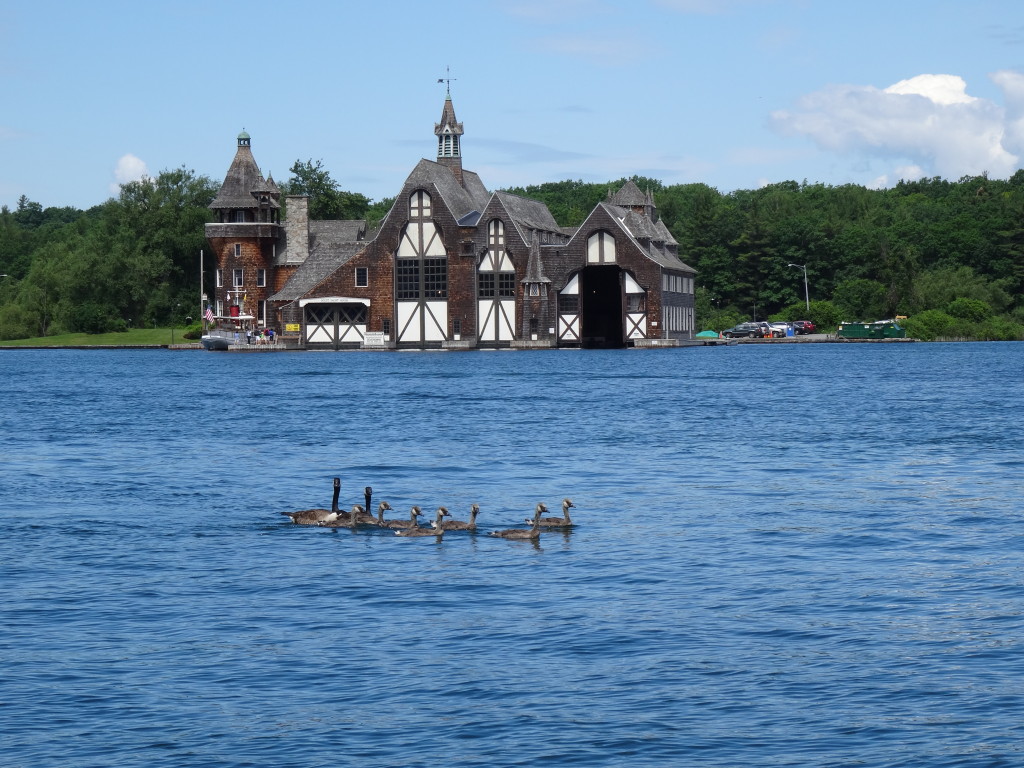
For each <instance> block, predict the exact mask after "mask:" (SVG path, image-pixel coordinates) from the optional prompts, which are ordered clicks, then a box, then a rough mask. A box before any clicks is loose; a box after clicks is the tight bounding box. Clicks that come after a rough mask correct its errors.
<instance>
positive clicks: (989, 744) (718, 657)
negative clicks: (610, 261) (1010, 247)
mask: <svg viewBox="0 0 1024 768" xmlns="http://www.w3.org/2000/svg"><path fill="white" fill-rule="evenodd" d="M1022 381H1024V345H1021V344H927V345H926V344H893V345H885V344H864V345H859V344H850V345H814V344H799V345H785V346H783V345H775V346H768V345H741V346H736V347H720V348H694V349H678V350H650V351H550V352H468V353H450V352H449V353H444V352H438V353H359V352H350V353H281V354H258V355H257V354H252V355H245V354H217V353H208V352H168V351H164V350H158V351H156V350H155V351H72V350H66V351H32V350H18V351H8V352H0V428H2V437H3V443H2V450H0V517H2V521H3V527H4V535H3V537H2V539H0V651H2V659H3V668H2V671H0V730H2V731H3V733H4V736H3V737H2V742H3V746H2V754H3V757H2V759H0V762H2V763H3V764H4V765H6V766H20V767H22V768H29V767H31V768H36V767H42V766H47V767H49V766H160V767H163V766H199V765H202V766H304V767H305V766H339V765H350V766H382V767H383V766H495V765H499V766H517V765H522V766H526V765H530V766H534V765H552V766H561V765H579V766H659V767H660V766H674V765H700V766H1020V765H1024V726H1022V723H1024V640H1022V638H1024V619H1022V616H1021V613H1022V608H1024V568H1022V560H1024V555H1022V553H1024V535H1022V530H1024V528H1022V522H1024V519H1022V518H1024V501H1022V496H1024V493H1022V487H1024V486H1022V481H1021V476H1022V470H1024V428H1022V421H1021V417H1020V407H1021V402H1022V395H1024V384H1022ZM336 475H337V476H340V477H341V478H342V496H341V499H342V504H343V505H345V506H346V507H347V506H349V505H351V504H353V503H356V502H361V501H362V498H363V487H364V486H366V485H370V486H372V487H373V491H374V500H375V502H376V501H377V500H385V499H386V500H388V501H389V502H390V503H391V504H392V506H393V507H394V508H395V510H396V512H395V513H394V516H402V515H405V514H406V513H407V512H408V509H409V507H410V505H412V504H418V505H421V506H422V507H423V508H424V509H425V510H428V512H430V513H432V511H433V510H434V509H436V507H437V506H438V505H439V504H444V505H446V506H447V507H448V508H449V509H450V510H451V511H452V512H453V514H454V516H455V517H456V518H458V519H466V517H467V516H468V510H469V506H470V504H471V503H474V502H476V503H479V504H480V507H481V510H482V511H481V513H480V518H479V523H480V525H481V531H480V532H479V533H477V534H470V533H465V532H451V533H448V534H447V535H446V536H445V537H444V538H443V539H442V540H440V541H437V540H435V539H434V538H433V537H428V538H422V539H401V538H397V537H395V536H393V535H391V534H390V532H385V531H382V530H378V529H372V530H371V529H360V530H358V531H355V532H353V531H350V530H346V529H325V528H312V527H306V526H297V525H292V524H291V523H290V522H289V520H288V518H287V517H283V516H282V515H280V514H279V513H280V512H282V511H286V510H294V509H303V508H307V507H319V506H327V505H329V503H330V492H331V478H332V477H334V476H336ZM564 496H569V497H571V498H572V499H573V501H574V502H575V504H576V507H577V509H576V510H574V515H573V517H574V520H575V521H576V522H577V523H578V525H577V526H576V527H575V528H574V529H573V530H571V531H565V532H549V533H545V534H543V535H542V537H541V539H540V541H539V543H537V544H536V545H534V544H531V543H529V542H513V541H505V540H501V539H495V538H490V537H487V536H486V535H485V533H486V531H488V530H494V529H499V528H508V527H513V526H519V525H522V521H523V519H524V518H525V517H526V516H528V515H529V514H530V513H531V511H532V509H533V506H534V505H535V504H536V503H537V502H538V501H544V502H546V503H547V505H548V506H549V507H550V508H551V510H552V513H555V512H556V511H557V510H558V509H559V502H560V500H561V499H562V497H564Z"/></svg>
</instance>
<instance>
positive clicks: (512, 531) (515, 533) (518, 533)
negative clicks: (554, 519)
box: [487, 502, 548, 539]
mask: <svg viewBox="0 0 1024 768" xmlns="http://www.w3.org/2000/svg"><path fill="white" fill-rule="evenodd" d="M547 511H548V508H547V507H545V506H544V502H540V503H539V504H537V509H536V511H535V512H534V513H533V519H532V520H528V521H527V522H529V523H530V527H529V528H509V529H508V530H504V531H491V532H490V533H489V534H487V535H488V536H497V537H498V538H499V539H536V538H539V537H540V516H541V515H543V514H544V513H545V512H547Z"/></svg>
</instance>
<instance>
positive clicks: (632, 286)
mask: <svg viewBox="0 0 1024 768" xmlns="http://www.w3.org/2000/svg"><path fill="white" fill-rule="evenodd" d="M625 275H626V293H647V291H645V290H644V289H643V288H641V287H640V283H638V282H637V281H636V280H634V279H633V277H632V275H630V274H629V272H626V273H625Z"/></svg>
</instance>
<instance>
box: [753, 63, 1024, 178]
mask: <svg viewBox="0 0 1024 768" xmlns="http://www.w3.org/2000/svg"><path fill="white" fill-rule="evenodd" d="M993 80H994V81H995V82H996V84H997V85H999V86H1000V87H1001V88H1002V89H1003V92H1004V93H1005V94H1006V96H1007V103H1008V109H1004V108H1003V107H1000V106H999V105H998V104H995V103H994V102H992V101H990V100H987V99H981V98H975V97H973V96H970V95H968V93H967V84H966V83H965V82H964V81H963V79H962V78H960V77H958V76H956V75H929V74H925V75H918V76H917V77H912V78H910V79H908V80H901V81H900V82H898V83H895V84H893V85H891V86H889V87H888V88H885V89H878V88H875V87H873V86H863V85H833V86H829V87H827V88H823V89H822V90H820V91H817V92H815V93H811V94H808V95H806V96H804V97H803V98H802V99H801V100H800V103H799V109H798V110H797V111H792V112H790V111H777V112H774V113H773V114H772V116H771V123H772V125H773V127H774V128H775V129H776V130H778V131H779V132H781V133H784V134H787V135H803V136H807V137H808V138H810V139H811V140H813V141H814V142H815V143H816V144H817V145H818V146H819V147H820V148H822V149H825V150H828V151H833V152H840V153H848V154H854V155H858V156H861V157H866V158H872V157H880V158H884V159H887V160H889V161H893V160H895V161H902V162H901V163H900V165H901V166H903V167H894V168H893V174H894V175H895V176H896V177H897V178H907V176H906V175H904V174H908V173H916V174H919V175H918V178H920V177H921V176H928V175H938V176H943V177H945V178H949V179H957V178H960V177H961V176H964V175H975V174H981V173H984V172H988V173H989V174H991V175H992V176H994V177H997V178H998V177H1002V178H1005V177H1007V176H1009V175H1010V174H1012V173H1013V172H1014V171H1015V170H1016V168H1017V164H1018V162H1019V157H1018V155H1017V154H1015V153H1016V152H1019V151H1020V150H1021V149H1024V75H1021V74H1019V73H1016V72H1000V73H996V74H995V75H993ZM1009 116H1013V117H1012V118H1010V120H1008V117H1009ZM1009 134H1012V140H1009V139H1011V136H1010V135H1009ZM907 161H910V162H909V163H908V162H907Z"/></svg>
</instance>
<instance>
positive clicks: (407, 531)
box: [395, 507, 450, 538]
mask: <svg viewBox="0 0 1024 768" xmlns="http://www.w3.org/2000/svg"><path fill="white" fill-rule="evenodd" d="M414 509H415V507H414ZM449 516H450V515H449V514H448V510H447V509H445V508H444V507H438V508H437V519H435V520H434V527H433V528H420V527H419V526H418V525H417V526H413V527H412V528H402V529H401V530H398V531H395V536H437V538H441V537H442V536H444V528H442V527H441V526H442V523H441V521H442V519H443V518H445V517H449Z"/></svg>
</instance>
